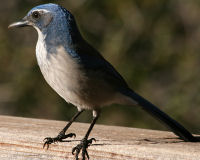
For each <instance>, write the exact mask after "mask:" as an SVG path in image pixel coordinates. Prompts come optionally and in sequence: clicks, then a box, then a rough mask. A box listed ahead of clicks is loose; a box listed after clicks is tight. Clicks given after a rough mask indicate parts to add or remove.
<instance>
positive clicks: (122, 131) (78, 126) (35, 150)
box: [0, 116, 200, 160]
mask: <svg viewBox="0 0 200 160" xmlns="http://www.w3.org/2000/svg"><path fill="white" fill-rule="evenodd" d="M65 124H66V122H62V121H53V120H41V119H31V118H20V117H9V116H0V159H1V160H18V159H20V160H32V159H34V160H36V159H37V160H39V159H41V160H43V159H45V160H50V159H51V160H63V159H67V160H69V159H74V157H73V155H72V154H71V150H72V148H73V147H74V146H76V145H77V144H78V143H79V140H81V139H82V138H83V136H84V134H85V132H86V131H87V129H88V127H89V124H83V123H73V124H72V126H71V128H70V129H69V130H68V132H73V133H76V135H77V137H76V139H73V138H71V139H68V140H71V142H64V143H56V144H52V145H50V148H49V149H48V150H45V149H42V147H43V139H44V138H45V137H48V136H49V137H53V136H56V135H57V134H58V132H59V131H60V130H61V129H62V128H63V127H64V126H65ZM91 137H94V138H96V140H97V141H96V142H94V143H93V145H91V146H90V147H89V149H88V152H89V155H90V159H91V160H93V159H95V160H110V159H113V160H118V159H119V160H133V159H134V160H156V159H162V160H164V159H166V160H172V159H173V160H177V159H180V160H199V159H200V149H199V148H200V143H189V142H183V141H181V140H179V139H177V137H176V136H175V135H174V134H173V133H170V132H164V131H155V130H146V129H135V128H127V127H116V126H104V125H95V127H94V130H93V131H92V133H91Z"/></svg>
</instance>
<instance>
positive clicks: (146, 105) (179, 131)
mask: <svg viewBox="0 0 200 160" xmlns="http://www.w3.org/2000/svg"><path fill="white" fill-rule="evenodd" d="M126 95H127V96H129V97H131V98H132V99H133V100H134V101H136V102H138V104H139V106H141V107H142V109H143V110H145V111H146V112H148V113H150V114H151V115H152V116H153V117H155V118H156V119H158V120H160V121H161V122H163V123H164V124H165V126H166V127H168V128H169V129H170V130H171V131H172V132H174V133H175V134H176V135H177V136H179V137H180V138H181V139H183V140H184V141H187V142H197V141H199V140H198V139H197V138H196V137H194V136H193V135H192V134H191V133H190V132H189V131H188V130H187V129H185V128H184V127H183V126H182V125H181V124H179V123H178V122H177V121H175V120H174V119H172V118H171V117H170V116H168V115H167V114H166V113H164V112H162V111H161V110H160V109H158V108H157V107H156V106H155V105H153V104H152V103H150V102H149V101H147V100H146V99H144V98H143V97H141V96H140V95H138V94H137V93H135V92H134V91H132V90H130V91H129V92H128V94H127V92H126Z"/></svg>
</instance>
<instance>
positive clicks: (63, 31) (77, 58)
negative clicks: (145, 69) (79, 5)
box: [9, 3, 198, 160]
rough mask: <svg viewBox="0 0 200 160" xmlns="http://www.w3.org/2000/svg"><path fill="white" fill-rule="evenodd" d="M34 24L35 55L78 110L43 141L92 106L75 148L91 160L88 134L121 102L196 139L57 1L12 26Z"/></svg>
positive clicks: (188, 138)
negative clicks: (127, 77)
mask: <svg viewBox="0 0 200 160" xmlns="http://www.w3.org/2000/svg"><path fill="white" fill-rule="evenodd" d="M25 26H32V27H33V28H35V29H36V30H37V33H38V41H37V45H36V59H37V62H38V65H39V68H40V70H41V72H42V74H43V77H44V79H45V80H46V81H47V83H48V84H49V85H50V86H51V87H52V88H53V90H55V92H57V93H58V94H59V95H60V96H61V97H62V98H63V99H64V100H65V101H66V102H68V103H71V104H73V105H74V106H76V107H77V110H78V111H77V113H76V114H75V115H74V116H73V117H72V118H71V120H70V121H69V122H68V123H67V125H66V126H65V127H64V128H63V129H62V130H61V131H60V132H59V134H58V135H57V136H56V137H53V138H51V137H47V138H45V139H44V141H45V142H44V145H43V148H45V146H47V149H48V148H49V145H50V144H52V143H54V142H63V141H64V139H66V138H68V137H75V136H76V135H75V133H68V134H66V131H67V130H68V128H69V127H70V125H71V124H72V123H73V122H74V121H75V120H76V118H77V117H78V116H79V115H80V114H81V113H82V112H83V111H85V110H91V111H92V113H93V118H92V121H91V124H90V127H89V128H88V131H87V132H86V134H85V136H84V137H83V139H82V140H81V141H80V143H79V144H78V145H77V146H75V147H74V148H73V149H72V154H73V155H75V158H76V159H77V160H78V157H79V154H80V153H81V152H82V154H81V157H82V159H83V160H85V159H86V158H88V159H89V154H88V147H89V146H90V145H91V144H92V142H93V141H95V138H89V135H90V133H91V131H92V129H93V127H94V125H95V123H96V121H97V119H98V118H99V116H100V113H101V110H102V108H103V107H104V106H109V105H111V104H123V105H127V106H133V107H140V108H142V109H143V110H144V111H146V112H147V113H149V114H151V115H152V116H153V117H155V118H156V119H158V120H159V121H161V122H162V123H163V124H164V125H165V126H166V127H168V128H169V129H170V130H171V131H172V132H174V133H175V134H176V135H177V136H178V137H179V138H180V139H182V140H184V141H186V142H197V141H198V140H197V138H196V137H194V136H193V135H192V134H191V133H190V132H189V131H188V130H187V129H185V128H184V127H183V126H182V125H181V124H180V123H178V122H177V121H175V120H174V119H172V118H171V117H170V116H169V115H167V114H166V113H164V112H163V111H161V110H160V109H159V108H158V107H156V106H155V105H154V104H152V103H151V102H149V101H148V100H146V99H145V98H143V97H142V96H140V95H139V94H138V93H136V92H135V91H134V90H133V89H131V88H130V87H129V86H128V84H127V83H126V81H125V79H124V78H123V77H122V76H121V75H120V74H119V73H118V72H117V71H116V69H115V68H114V67H113V66H112V65H111V64H110V63H109V62H108V61H107V60H106V59H105V58H104V57H103V56H102V55H101V54H100V53H99V52H98V51H97V50H96V49H95V48H94V47H92V45H90V44H89V43H88V42H87V41H86V40H85V39H84V38H83V36H82V34H81V33H80V31H79V28H78V26H77V23H76V20H75V18H74V16H73V15H72V13H71V12H70V11H68V10H67V9H65V8H64V7H62V6H61V5H59V4H54V3H48V4H42V5H39V6H36V7H34V8H32V9H31V10H30V11H29V12H28V13H27V15H26V16H25V17H24V18H23V19H21V20H20V21H18V22H14V23H12V24H11V25H9V28H12V27H25Z"/></svg>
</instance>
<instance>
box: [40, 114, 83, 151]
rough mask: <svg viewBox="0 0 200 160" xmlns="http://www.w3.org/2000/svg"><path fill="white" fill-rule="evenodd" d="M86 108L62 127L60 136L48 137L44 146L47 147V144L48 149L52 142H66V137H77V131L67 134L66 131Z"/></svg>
mask: <svg viewBox="0 0 200 160" xmlns="http://www.w3.org/2000/svg"><path fill="white" fill-rule="evenodd" d="M83 111H84V110H81V111H78V112H77V113H76V114H75V115H74V116H73V117H72V119H71V120H70V121H69V122H68V123H67V125H66V126H65V127H64V128H63V129H62V131H61V132H60V133H59V134H58V136H56V137H54V138H51V137H46V138H45V139H44V141H45V142H44V145H43V148H45V146H47V149H48V148H49V145H50V144H51V143H55V142H65V141H63V139H66V138H68V137H76V134H75V133H69V134H65V132H66V131H67V129H68V128H69V127H70V126H71V124H72V123H73V122H74V121H75V119H76V118H77V117H78V116H79V115H80V114H81V113H82V112H83Z"/></svg>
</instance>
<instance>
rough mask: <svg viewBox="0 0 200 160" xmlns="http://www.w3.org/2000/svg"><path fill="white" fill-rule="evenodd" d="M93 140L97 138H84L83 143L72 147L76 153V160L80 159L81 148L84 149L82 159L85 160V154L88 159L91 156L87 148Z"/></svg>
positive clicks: (74, 153) (73, 152)
mask: <svg viewBox="0 0 200 160" xmlns="http://www.w3.org/2000/svg"><path fill="white" fill-rule="evenodd" d="M93 141H96V139H95V138H91V139H89V140H87V139H86V138H83V139H82V141H81V143H80V144H78V145H77V146H76V147H74V148H73V149H72V154H73V155H75V158H76V160H78V155H79V153H80V151H81V150H82V160H85V155H86V157H87V158H88V159H89V158H90V157H89V154H88V152H87V148H88V147H89V146H90V145H91V144H92V142H93Z"/></svg>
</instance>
